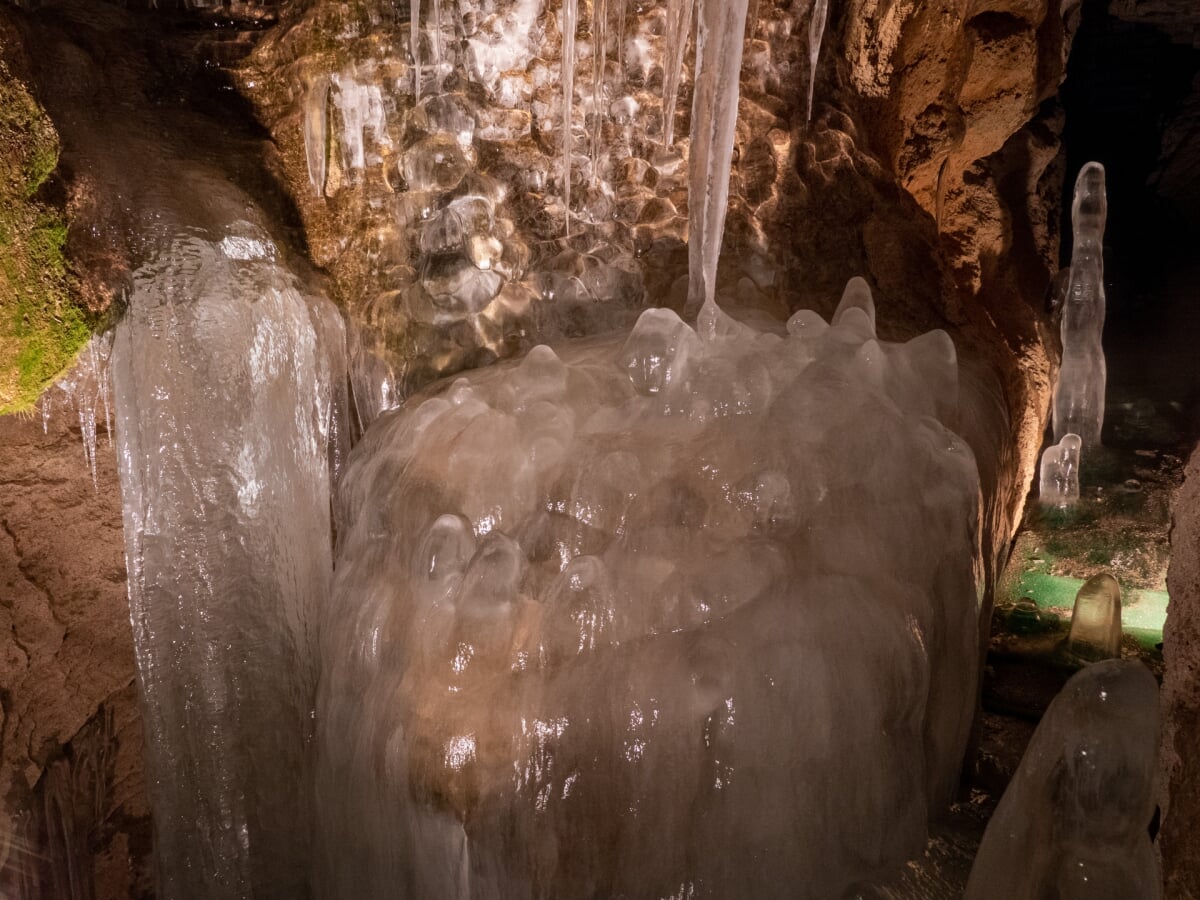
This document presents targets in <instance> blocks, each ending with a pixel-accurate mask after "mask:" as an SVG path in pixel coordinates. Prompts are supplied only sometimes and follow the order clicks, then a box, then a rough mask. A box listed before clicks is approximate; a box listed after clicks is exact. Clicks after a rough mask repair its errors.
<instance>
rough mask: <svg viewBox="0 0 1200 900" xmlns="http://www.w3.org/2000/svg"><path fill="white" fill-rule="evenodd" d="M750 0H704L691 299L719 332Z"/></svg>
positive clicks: (692, 190) (703, 320)
mask: <svg viewBox="0 0 1200 900" xmlns="http://www.w3.org/2000/svg"><path fill="white" fill-rule="evenodd" d="M748 5H749V0H700V16H699V23H698V27H697V29H696V83H695V89H694V94H693V98H692V138H691V150H690V159H689V179H688V208H689V213H688V270H689V274H688V302H689V304H691V305H696V304H698V303H701V302H702V303H703V306H702V308H701V312H700V319H699V322H698V327H697V331H699V332H700V335H701V337H708V338H711V337H713V336H714V335H715V331H716V320H717V313H718V310H717V302H716V288H717V259H718V258H719V257H720V255H721V239H722V237H723V235H724V231H725V211H726V209H727V208H728V205H729V168H730V166H731V165H732V163H733V142H734V138H735V136H736V133H737V110H738V85H739V80H740V75H741V70H742V42H743V38H744V36H745V33H746V13H747V7H748Z"/></svg>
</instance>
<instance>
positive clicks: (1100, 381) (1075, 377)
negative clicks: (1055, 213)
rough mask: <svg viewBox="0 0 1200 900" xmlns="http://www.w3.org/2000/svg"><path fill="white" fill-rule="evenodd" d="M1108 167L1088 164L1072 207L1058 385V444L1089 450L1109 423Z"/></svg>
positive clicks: (1056, 427)
mask: <svg viewBox="0 0 1200 900" xmlns="http://www.w3.org/2000/svg"><path fill="white" fill-rule="evenodd" d="M1107 214H1108V205H1107V200H1106V197H1105V192H1104V166H1102V165H1100V164H1099V163H1094V162H1092V163H1088V164H1087V165H1086V166H1084V167H1083V169H1082V171H1080V173H1079V177H1078V178H1077V179H1076V181H1075V197H1074V200H1073V201H1072V203H1071V227H1072V229H1073V231H1074V234H1075V237H1074V243H1073V245H1072V248H1071V274H1070V281H1069V283H1068V286H1067V295H1066V297H1065V299H1064V300H1063V309H1062V345H1063V358H1062V368H1061V369H1060V370H1059V373H1058V383H1057V384H1056V385H1055V387H1054V440H1055V441H1061V440H1062V438H1063V435H1065V434H1077V435H1079V437H1080V439H1081V440H1082V441H1083V447H1084V449H1085V450H1090V449H1095V448H1096V447H1098V446H1099V445H1100V429H1101V426H1102V425H1103V424H1104V385H1105V365H1104V348H1103V346H1102V345H1101V338H1102V337H1103V335H1104V223H1105V218H1106V217H1107Z"/></svg>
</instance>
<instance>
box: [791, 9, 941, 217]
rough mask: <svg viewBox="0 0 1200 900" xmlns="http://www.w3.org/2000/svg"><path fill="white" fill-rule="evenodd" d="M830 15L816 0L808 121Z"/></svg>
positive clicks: (811, 29)
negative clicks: (822, 40) (827, 20)
mask: <svg viewBox="0 0 1200 900" xmlns="http://www.w3.org/2000/svg"><path fill="white" fill-rule="evenodd" d="M828 16H829V0H814V2H813V8H812V18H810V19H809V20H808V106H807V111H806V112H805V115H804V121H806V122H811V121H812V111H813V91H814V90H815V89H816V86H817V60H818V58H819V57H820V55H821V39H822V38H823V37H824V36H825V20H826V18H827V17H828ZM940 221H941V220H940V217H939V222H940Z"/></svg>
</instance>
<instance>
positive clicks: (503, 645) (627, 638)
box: [316, 279, 979, 898]
mask: <svg viewBox="0 0 1200 900" xmlns="http://www.w3.org/2000/svg"><path fill="white" fill-rule="evenodd" d="M718 317H719V318H718V321H717V323H716V327H715V331H714V333H713V335H712V336H711V337H707V338H702V337H701V336H700V335H698V334H697V332H696V331H695V330H693V329H692V328H691V327H690V326H689V325H687V324H686V323H684V322H683V321H681V320H680V319H679V318H678V317H677V316H676V315H675V314H674V313H671V312H669V311H667V310H662V309H654V310H649V311H647V312H645V313H644V314H643V315H642V317H641V319H640V320H639V322H638V323H637V326H636V327H635V328H634V329H633V332H632V334H630V335H628V336H622V337H613V338H608V339H598V340H593V341H591V342H587V343H582V344H578V345H573V346H571V347H569V348H565V349H562V350H560V351H559V352H555V351H553V350H551V349H550V348H548V347H538V348H536V349H535V350H534V351H532V352H531V353H530V354H529V355H528V357H526V358H525V359H524V360H522V361H521V362H520V363H519V364H513V365H502V366H496V367H492V368H490V369H487V370H484V371H479V372H475V373H472V374H471V375H469V376H467V377H462V378H459V379H457V380H456V381H454V382H453V383H446V384H442V385H440V386H435V387H434V388H433V389H431V390H430V391H428V392H426V393H424V394H422V395H418V396H415V397H413V398H412V399H411V400H410V401H409V402H408V403H407V404H406V405H405V407H404V408H403V409H401V410H398V411H394V412H392V413H389V414H385V416H384V417H383V418H381V419H380V420H379V421H378V422H377V423H376V424H375V425H374V426H373V427H372V428H371V430H370V432H369V433H368V434H367V436H366V438H365V439H364V441H363V442H362V444H361V445H360V446H359V447H358V448H357V449H356V451H355V453H354V455H353V456H352V459H351V462H350V464H349V467H348V469H347V474H346V477H345V479H344V481H343V484H342V489H341V490H340V492H339V494H340V496H341V509H340V510H339V555H338V566H337V574H336V579H335V587H334V595H333V600H332V603H331V605H330V606H329V607H328V608H327V610H326V612H325V615H324V619H323V622H322V629H321V634H322V638H321V640H322V647H321V654H322V667H323V668H322V677H321V683H320V690H319V696H318V714H317V720H316V721H317V727H318V746H319V750H318V775H317V779H318V797H317V802H318V818H319V832H320V836H319V839H318V840H319V844H320V846H321V849H322V854H321V858H320V860H319V862H318V867H319V869H320V875H319V878H318V882H319V883H318V895H320V896H336V897H345V898H349V897H354V898H363V897H394V896H408V897H439V898H456V897H457V898H467V897H471V898H497V897H504V898H520V897H535V896H539V897H620V896H626V897H720V898H738V897H747V898H749V897H755V898H762V897H773V896H779V897H789V898H795V897H827V896H840V892H841V891H843V890H844V889H845V888H847V887H848V886H849V885H851V884H853V883H855V882H856V881H859V880H861V879H864V878H870V877H871V876H872V875H874V874H876V873H879V872H882V871H884V870H886V869H887V868H888V867H890V866H892V865H895V864H897V863H899V862H901V861H902V860H904V859H906V858H908V857H909V856H910V855H911V854H913V853H915V852H918V851H919V849H920V848H921V847H922V846H923V840H924V835H925V826H926V821H927V817H928V814H929V812H930V810H931V809H934V808H936V807H938V806H940V805H941V804H942V803H944V802H945V801H946V800H947V799H948V797H949V795H950V793H951V791H952V789H953V786H954V784H955V783H956V780H957V775H958V771H959V766H960V763H961V759H962V755H963V751H964V746H965V743H966V739H967V732H968V729H969V726H970V722H971V716H972V710H973V702H974V698H975V687H976V670H977V657H976V644H977V635H978V615H979V594H978V583H979V581H978V570H977V563H976V561H977V560H978V558H979V554H978V548H977V527H978V515H979V512H978V511H979V483H978V476H977V473H976V468H975V462H974V458H973V456H972V453H971V451H970V450H969V448H968V447H967V446H966V445H965V444H964V442H963V441H962V440H961V439H960V438H958V437H957V436H956V435H955V434H954V433H953V432H952V431H951V430H950V429H949V428H948V427H947V424H948V423H951V422H952V420H953V417H954V415H955V409H956V405H957V398H956V394H957V369H956V361H955V354H954V347H953V344H952V343H951V341H950V339H949V338H948V337H947V336H946V335H945V334H944V333H942V332H933V333H930V334H927V335H924V336H922V337H919V338H916V339H914V340H912V341H909V342H908V343H905V344H889V343H885V342H883V341H880V340H878V339H877V338H876V336H875V329H874V308H873V304H872V300H871V296H870V291H869V290H868V288H867V286H866V284H865V282H862V281H861V280H860V279H856V280H855V281H853V282H851V284H850V286H849V287H848V288H847V292H846V296H845V297H844V299H843V302H842V305H841V306H840V307H839V309H838V311H837V313H836V314H835V316H834V318H833V321H832V324H827V323H826V322H825V321H824V320H822V319H821V318H820V317H819V316H817V315H816V314H815V313H811V312H801V313H798V314H797V315H796V316H795V317H793V319H792V320H791V321H790V322H789V323H788V326H787V332H786V333H783V332H782V329H779V332H780V333H775V332H773V331H770V330H766V331H759V330H756V329H754V328H750V327H748V326H745V325H742V324H738V323H735V322H734V321H733V320H732V319H729V318H727V317H725V316H724V315H723V314H718Z"/></svg>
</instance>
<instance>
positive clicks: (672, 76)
mask: <svg viewBox="0 0 1200 900" xmlns="http://www.w3.org/2000/svg"><path fill="white" fill-rule="evenodd" d="M695 5H696V0H667V36H666V39H667V52H666V54H665V55H666V66H667V71H666V72H665V73H664V77H663V149H664V150H670V149H671V143H672V142H673V141H674V140H675V106H676V104H677V103H678V102H679V79H680V78H681V77H682V75H683V55H684V53H685V52H686V51H687V39H688V32H689V31H690V30H691V25H692V9H693V8H694V7H695Z"/></svg>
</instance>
